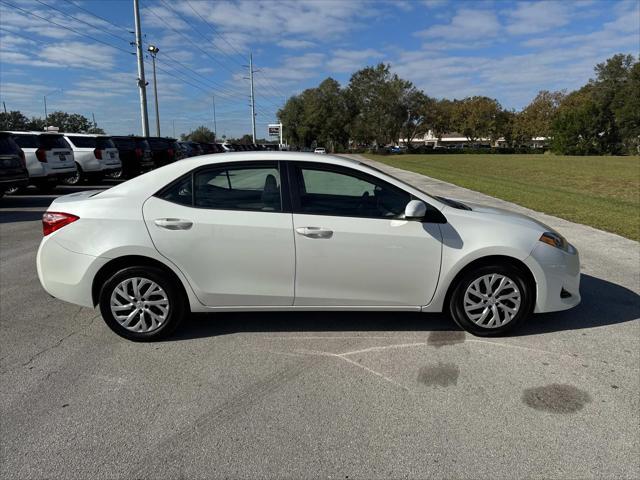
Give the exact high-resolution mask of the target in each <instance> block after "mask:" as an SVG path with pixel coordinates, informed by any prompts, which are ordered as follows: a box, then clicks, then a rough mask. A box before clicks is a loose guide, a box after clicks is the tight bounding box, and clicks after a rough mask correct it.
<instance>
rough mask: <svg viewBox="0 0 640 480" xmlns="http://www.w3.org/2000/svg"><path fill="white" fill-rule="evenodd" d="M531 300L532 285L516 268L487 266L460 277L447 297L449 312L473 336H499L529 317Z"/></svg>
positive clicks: (531, 306) (532, 300)
mask: <svg viewBox="0 0 640 480" xmlns="http://www.w3.org/2000/svg"><path fill="white" fill-rule="evenodd" d="M534 297H535V293H534V289H533V286H532V285H531V282H530V281H529V280H528V278H527V276H526V275H525V274H524V273H523V272H522V271H521V270H520V269H519V268H516V267H512V266H509V265H506V266H505V265H487V266H482V267H478V268H476V269H473V270H471V271H468V272H466V273H465V274H463V275H462V277H461V278H460V279H459V281H458V282H457V284H456V285H455V287H454V290H453V292H452V294H451V296H450V301H449V313H450V314H451V317H452V318H453V320H454V321H455V322H456V323H457V324H458V325H459V326H460V327H462V328H463V329H465V330H467V331H468V332H470V333H472V334H474V335H478V336H495V335H501V334H504V333H506V332H507V331H509V330H512V329H514V328H515V327H517V326H518V324H520V323H521V322H522V321H524V320H525V319H526V318H527V317H529V316H530V315H531V312H532V311H533V305H534Z"/></svg>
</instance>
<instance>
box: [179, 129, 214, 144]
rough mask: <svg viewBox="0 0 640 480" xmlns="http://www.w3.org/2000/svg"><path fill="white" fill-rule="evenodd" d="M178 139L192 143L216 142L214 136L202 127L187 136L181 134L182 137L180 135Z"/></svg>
mask: <svg viewBox="0 0 640 480" xmlns="http://www.w3.org/2000/svg"><path fill="white" fill-rule="evenodd" d="M180 139H181V140H189V141H192V142H202V143H211V142H215V141H216V134H215V132H213V131H211V130H209V129H208V128H207V127H205V126H204V125H200V126H199V127H198V128H196V129H195V130H192V131H191V132H189V133H187V134H184V133H183V134H182V135H180Z"/></svg>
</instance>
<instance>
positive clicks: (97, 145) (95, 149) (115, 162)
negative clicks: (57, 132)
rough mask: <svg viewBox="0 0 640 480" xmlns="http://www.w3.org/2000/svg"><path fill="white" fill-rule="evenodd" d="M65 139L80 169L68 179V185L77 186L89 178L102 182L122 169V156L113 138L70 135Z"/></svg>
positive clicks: (78, 134)
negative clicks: (105, 177) (106, 176)
mask: <svg viewBox="0 0 640 480" xmlns="http://www.w3.org/2000/svg"><path fill="white" fill-rule="evenodd" d="M64 138H65V139H66V140H67V142H68V143H69V146H70V147H71V149H72V150H73V155H74V157H75V160H76V165H77V167H78V173H77V174H76V175H75V176H73V177H70V178H68V179H67V181H66V183H67V184H69V185H75V184H77V183H78V182H80V180H83V179H86V178H87V177H93V178H95V179H96V180H100V179H102V178H103V177H104V176H105V175H107V174H110V173H115V172H117V171H119V170H121V169H122V162H121V161H120V154H119V153H118V149H117V147H116V146H115V144H114V143H113V140H111V137H107V136H104V135H91V134H84V133H68V134H66V135H65V137H64Z"/></svg>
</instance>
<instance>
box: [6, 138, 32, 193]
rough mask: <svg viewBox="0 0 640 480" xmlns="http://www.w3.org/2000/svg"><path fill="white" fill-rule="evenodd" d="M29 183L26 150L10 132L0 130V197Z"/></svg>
mask: <svg viewBox="0 0 640 480" xmlns="http://www.w3.org/2000/svg"><path fill="white" fill-rule="evenodd" d="M28 184H29V172H28V171H27V166H26V163H25V159H24V152H23V151H22V149H21V148H20V147H19V146H18V144H17V143H16V142H15V141H14V140H13V138H12V136H11V134H10V133H6V132H0V197H1V196H2V195H4V193H5V192H6V191H13V190H15V189H17V188H20V187H26V186H27V185H28Z"/></svg>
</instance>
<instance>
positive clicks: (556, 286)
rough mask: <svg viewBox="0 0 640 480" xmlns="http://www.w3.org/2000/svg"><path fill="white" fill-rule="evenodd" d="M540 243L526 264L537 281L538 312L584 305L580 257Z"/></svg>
mask: <svg viewBox="0 0 640 480" xmlns="http://www.w3.org/2000/svg"><path fill="white" fill-rule="evenodd" d="M572 251H573V253H568V252H564V251H562V250H560V249H558V248H554V247H551V246H549V245H547V244H544V243H540V244H539V245H537V246H536V247H535V248H534V249H533V251H532V252H531V256H529V257H528V258H526V259H525V260H524V263H525V264H526V265H527V266H528V267H529V269H530V270H531V271H532V272H533V275H534V277H535V280H536V290H537V292H536V293H537V295H536V307H535V312H537V313H543V312H557V311H560V310H568V309H570V308H573V307H575V306H576V305H578V304H579V303H580V300H581V298H580V256H579V254H578V251H577V250H575V248H573V247H572Z"/></svg>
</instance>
